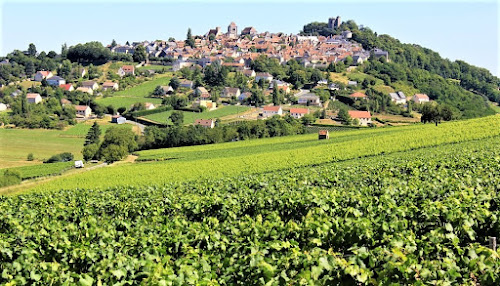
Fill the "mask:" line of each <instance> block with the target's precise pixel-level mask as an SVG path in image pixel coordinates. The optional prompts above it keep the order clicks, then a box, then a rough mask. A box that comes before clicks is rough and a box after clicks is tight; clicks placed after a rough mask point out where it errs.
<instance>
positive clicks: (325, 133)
mask: <svg viewBox="0 0 500 286" xmlns="http://www.w3.org/2000/svg"><path fill="white" fill-rule="evenodd" d="M328 138H330V134H329V132H328V130H319V131H318V139H319V140H322V139H328Z"/></svg>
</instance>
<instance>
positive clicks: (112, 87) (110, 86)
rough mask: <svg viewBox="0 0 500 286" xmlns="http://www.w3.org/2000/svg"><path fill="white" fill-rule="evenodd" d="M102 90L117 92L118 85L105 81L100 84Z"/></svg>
mask: <svg viewBox="0 0 500 286" xmlns="http://www.w3.org/2000/svg"><path fill="white" fill-rule="evenodd" d="M102 90H118V83H117V82H112V81H107V82H105V83H103V84H102Z"/></svg>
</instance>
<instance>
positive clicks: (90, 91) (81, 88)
mask: <svg viewBox="0 0 500 286" xmlns="http://www.w3.org/2000/svg"><path fill="white" fill-rule="evenodd" d="M76 91H81V92H85V93H88V94H90V95H92V94H94V91H93V90H92V89H91V88H90V87H83V86H81V87H79V88H77V89H76Z"/></svg>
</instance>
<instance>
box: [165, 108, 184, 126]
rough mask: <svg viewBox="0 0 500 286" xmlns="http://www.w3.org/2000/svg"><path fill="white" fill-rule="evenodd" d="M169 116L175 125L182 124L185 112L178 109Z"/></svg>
mask: <svg viewBox="0 0 500 286" xmlns="http://www.w3.org/2000/svg"><path fill="white" fill-rule="evenodd" d="M168 118H169V119H170V121H172V124H174V126H181V125H182V124H183V123H184V113H182V111H178V110H176V111H174V112H172V114H171V115H170V116H169V117H168Z"/></svg>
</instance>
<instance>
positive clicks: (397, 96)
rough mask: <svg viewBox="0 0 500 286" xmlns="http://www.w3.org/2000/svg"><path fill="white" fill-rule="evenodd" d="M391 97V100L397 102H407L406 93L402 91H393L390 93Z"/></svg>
mask: <svg viewBox="0 0 500 286" xmlns="http://www.w3.org/2000/svg"><path fill="white" fill-rule="evenodd" d="M389 96H390V97H391V101H393V102H394V103H396V104H405V103H406V95H405V94H404V93H403V92H402V91H398V92H391V93H389Z"/></svg>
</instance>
